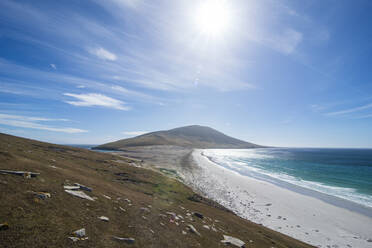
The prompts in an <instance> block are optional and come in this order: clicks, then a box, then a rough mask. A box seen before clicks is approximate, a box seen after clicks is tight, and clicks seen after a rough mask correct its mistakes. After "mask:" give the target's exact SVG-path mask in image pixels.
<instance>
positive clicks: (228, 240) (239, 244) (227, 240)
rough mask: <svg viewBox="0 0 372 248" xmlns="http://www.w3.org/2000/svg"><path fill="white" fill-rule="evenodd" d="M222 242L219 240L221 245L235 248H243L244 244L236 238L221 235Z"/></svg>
mask: <svg viewBox="0 0 372 248" xmlns="http://www.w3.org/2000/svg"><path fill="white" fill-rule="evenodd" d="M223 238H224V239H223V240H221V242H222V243H224V244H230V245H235V246H237V247H244V245H245V243H244V242H243V241H241V240H240V239H237V238H234V237H231V236H227V235H223Z"/></svg>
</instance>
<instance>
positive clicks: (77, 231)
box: [73, 228, 86, 238]
mask: <svg viewBox="0 0 372 248" xmlns="http://www.w3.org/2000/svg"><path fill="white" fill-rule="evenodd" d="M73 234H75V235H76V236H77V237H80V238H81V237H84V236H85V234H86V233H85V228H81V229H79V230H76V231H75V232H73Z"/></svg>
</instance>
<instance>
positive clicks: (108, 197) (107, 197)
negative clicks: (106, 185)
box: [103, 195, 111, 200]
mask: <svg viewBox="0 0 372 248" xmlns="http://www.w3.org/2000/svg"><path fill="white" fill-rule="evenodd" d="M103 197H105V198H106V199H108V200H111V197H110V196H107V195H103Z"/></svg>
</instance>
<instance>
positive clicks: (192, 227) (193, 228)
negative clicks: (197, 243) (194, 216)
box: [187, 224, 201, 236]
mask: <svg viewBox="0 0 372 248" xmlns="http://www.w3.org/2000/svg"><path fill="white" fill-rule="evenodd" d="M187 227H188V228H189V230H190V232H192V233H195V234H197V235H199V236H201V235H200V233H199V232H198V231H197V230H196V229H195V227H194V226H193V225H191V224H189V225H187Z"/></svg>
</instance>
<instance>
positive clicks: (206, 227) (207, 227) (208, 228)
mask: <svg viewBox="0 0 372 248" xmlns="http://www.w3.org/2000/svg"><path fill="white" fill-rule="evenodd" d="M203 227H204V228H205V229H207V230H211V228H210V227H209V226H208V225H204V226H203Z"/></svg>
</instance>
